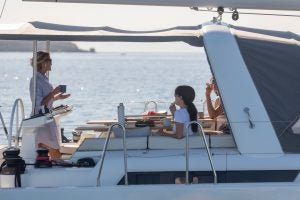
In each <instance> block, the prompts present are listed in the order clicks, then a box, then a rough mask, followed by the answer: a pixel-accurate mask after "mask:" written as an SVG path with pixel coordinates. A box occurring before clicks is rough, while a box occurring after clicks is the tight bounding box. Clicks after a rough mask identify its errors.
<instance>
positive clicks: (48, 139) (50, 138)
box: [30, 72, 60, 149]
mask: <svg viewBox="0 0 300 200" xmlns="http://www.w3.org/2000/svg"><path fill="white" fill-rule="evenodd" d="M52 90H53V86H52V84H51V83H50V82H49V79H48V78H47V77H46V76H45V75H42V74H41V73H39V72H38V73H37V77H36V98H35V113H38V112H39V110H40V109H41V103H42V100H43V98H44V97H45V96H47V95H48V94H49V93H50V92H51V91H52ZM30 97H31V101H32V102H33V79H31V80H30ZM52 105H53V101H50V102H49V103H48V105H47V107H48V108H49V109H51V108H52ZM57 127H58V126H57V124H56V122H55V120H53V122H51V123H49V124H45V125H44V126H43V127H40V128H38V130H37V133H38V134H37V143H38V144H39V143H43V144H45V145H47V146H48V147H50V148H53V149H59V142H58V138H60V137H59V136H58V134H59V130H58V128H57Z"/></svg>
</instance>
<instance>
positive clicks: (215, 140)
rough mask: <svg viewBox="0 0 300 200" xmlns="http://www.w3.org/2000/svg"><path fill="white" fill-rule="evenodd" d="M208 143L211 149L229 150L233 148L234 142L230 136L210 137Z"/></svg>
mask: <svg viewBox="0 0 300 200" xmlns="http://www.w3.org/2000/svg"><path fill="white" fill-rule="evenodd" d="M210 142H211V147H212V148H214V147H215V148H218V147H220V148H231V147H235V142H234V139H233V137H232V135H231V134H228V135H211V136H210Z"/></svg>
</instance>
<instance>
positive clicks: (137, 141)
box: [77, 137, 147, 151]
mask: <svg viewBox="0 0 300 200" xmlns="http://www.w3.org/2000/svg"><path fill="white" fill-rule="evenodd" d="M104 144H105V138H86V139H85V140H84V141H83V142H82V143H81V145H80V146H79V148H78V150H77V151H102V150H103V147H104ZM126 148H127V149H147V137H130V138H126ZM107 150H123V138H110V139H109V142H108V146H107Z"/></svg>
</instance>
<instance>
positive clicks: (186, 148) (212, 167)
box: [185, 121, 217, 184]
mask: <svg viewBox="0 0 300 200" xmlns="http://www.w3.org/2000/svg"><path fill="white" fill-rule="evenodd" d="M192 124H197V125H198V127H200V131H201V133H202V136H203V141H204V144H205V147H206V152H207V156H208V159H209V163H210V166H211V170H212V171H213V174H214V183H217V173H216V170H215V167H214V165H213V162H212V156H211V153H210V150H209V148H208V145H207V141H206V138H205V134H204V131H203V128H202V125H201V124H200V123H199V122H197V121H191V122H189V123H188V124H187V125H186V126H185V130H186V136H185V139H186V145H185V161H186V170H185V184H189V153H190V152H189V134H188V133H189V128H190V126H191V125H192Z"/></svg>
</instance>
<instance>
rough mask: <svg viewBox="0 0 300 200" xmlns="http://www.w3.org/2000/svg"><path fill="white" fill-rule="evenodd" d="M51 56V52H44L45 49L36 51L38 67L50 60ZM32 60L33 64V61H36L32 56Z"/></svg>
mask: <svg viewBox="0 0 300 200" xmlns="http://www.w3.org/2000/svg"><path fill="white" fill-rule="evenodd" d="M50 60H51V58H50V54H49V53H48V52H44V51H38V52H37V53H36V64H37V67H38V68H40V67H41V66H42V65H41V64H42V63H44V62H46V61H50ZM30 62H31V66H33V62H34V59H33V58H31V59H30Z"/></svg>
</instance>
